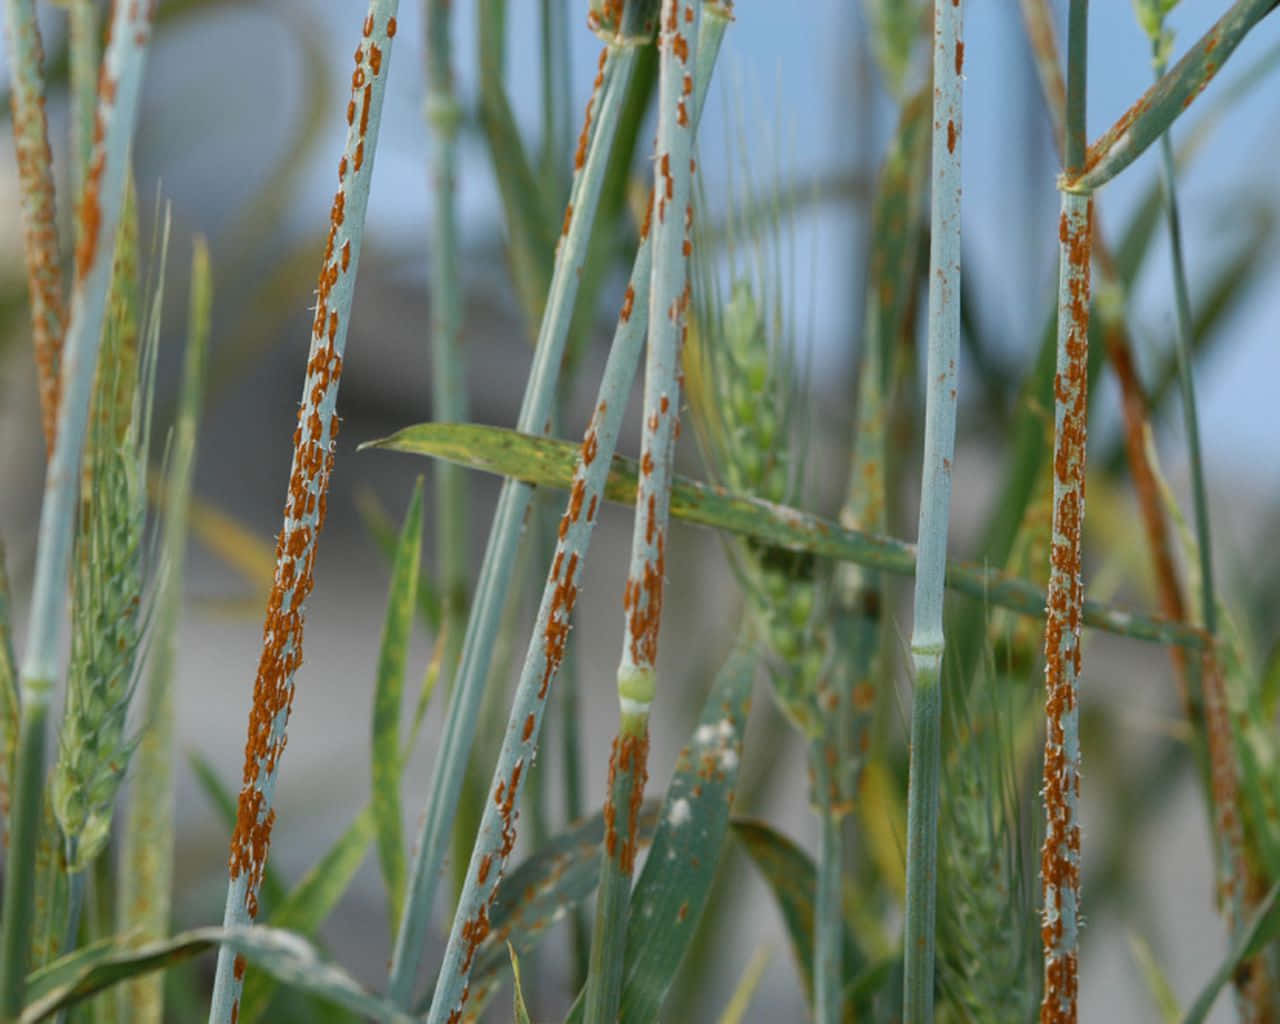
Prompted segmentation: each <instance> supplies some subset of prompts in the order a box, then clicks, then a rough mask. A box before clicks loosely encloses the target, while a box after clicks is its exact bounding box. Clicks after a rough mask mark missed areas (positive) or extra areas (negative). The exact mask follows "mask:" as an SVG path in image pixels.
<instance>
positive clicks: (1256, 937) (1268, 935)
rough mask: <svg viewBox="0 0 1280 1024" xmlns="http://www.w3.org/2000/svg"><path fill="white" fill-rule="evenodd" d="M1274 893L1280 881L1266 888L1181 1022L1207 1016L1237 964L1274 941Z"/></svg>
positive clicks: (1278, 919) (1199, 1021)
mask: <svg viewBox="0 0 1280 1024" xmlns="http://www.w3.org/2000/svg"><path fill="white" fill-rule="evenodd" d="M1277 896H1280V883H1278V884H1276V885H1274V886H1272V887H1271V890H1270V892H1268V893H1267V895H1266V896H1265V897H1264V898H1263V900H1262V901H1261V902H1260V903H1259V904H1258V906H1257V909H1255V910H1254V912H1253V916H1252V917H1251V918H1250V919H1249V921H1248V922H1247V923H1246V924H1245V926H1244V927H1243V928H1242V929H1241V930H1240V933H1239V934H1238V935H1237V936H1236V939H1235V941H1234V942H1233V943H1232V945H1231V952H1230V953H1228V954H1227V958H1226V959H1225V960H1224V961H1223V962H1222V964H1221V965H1220V966H1219V967H1218V969H1217V970H1216V971H1214V973H1213V977H1212V978H1210V979H1209V981H1208V983H1207V984H1206V985H1205V987H1204V988H1203V989H1201V990H1200V994H1199V995H1197V996H1196V999H1195V1001H1194V1002H1193V1003H1192V1004H1191V1008H1190V1009H1188V1010H1187V1014H1186V1016H1185V1017H1183V1018H1182V1024H1203V1021H1204V1020H1205V1019H1206V1018H1207V1017H1208V1016H1209V1011H1210V1010H1212V1009H1213V1004H1214V1002H1215V1001H1216V1000H1217V998H1218V993H1220V992H1221V991H1222V990H1223V988H1224V987H1226V985H1227V983H1228V982H1230V981H1231V978H1232V975H1234V974H1235V972H1236V969H1237V968H1238V967H1239V966H1240V964H1242V963H1243V962H1244V961H1246V960H1248V959H1250V958H1252V957H1254V956H1256V955H1257V954H1259V953H1260V952H1262V951H1263V950H1264V949H1265V948H1266V947H1267V945H1268V944H1269V943H1271V942H1273V941H1275V939H1276V937H1277V935H1280V912H1277V909H1276V897H1277Z"/></svg>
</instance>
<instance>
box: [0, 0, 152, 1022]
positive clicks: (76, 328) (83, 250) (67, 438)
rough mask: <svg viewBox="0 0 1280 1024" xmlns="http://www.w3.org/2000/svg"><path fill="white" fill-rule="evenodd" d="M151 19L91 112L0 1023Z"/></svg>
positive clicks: (27, 881)
mask: <svg viewBox="0 0 1280 1024" xmlns="http://www.w3.org/2000/svg"><path fill="white" fill-rule="evenodd" d="M150 15H151V5H150V4H123V3H122V4H117V5H116V7H115V10H114V13H113V16H112V32H111V45H110V47H109V49H108V51H107V56H106V61H105V65H104V68H103V72H102V82H103V90H102V96H101V97H100V103H99V105H98V110H97V115H96V116H97V123H98V127H99V129H100V132H99V133H98V134H97V136H96V141H95V143H94V166H95V175H94V178H93V181H92V182H91V183H90V186H89V187H87V188H86V189H85V194H84V196H83V199H82V202H81V206H80V210H81V215H82V216H83V217H84V218H85V220H86V223H93V224H94V225H96V227H95V230H94V231H93V232H91V233H86V236H85V237H84V238H83V239H82V240H81V241H82V244H81V245H80V246H79V247H78V248H77V253H76V279H75V287H74V289H73V291H72V297H71V316H70V320H69V326H68V329H67V335H66V339H65V345H64V348H63V351H62V361H61V366H60V367H59V372H60V374H61V378H60V381H59V388H60V391H61V398H60V402H59V405H58V422H57V431H56V438H55V440H54V444H53V449H52V453H51V455H50V458H49V462H48V466H47V468H46V472H45V487H44V498H43V501H42V503H41V507H40V530H39V536H38V540H37V544H36V571H35V587H34V590H33V593H32V598H31V610H30V619H29V621H28V633H27V644H26V651H25V656H24V661H23V666H22V677H21V695H22V709H23V711H22V730H21V736H20V739H19V746H18V758H17V772H18V777H17V781H16V783H15V789H16V793H15V801H14V807H13V816H12V819H11V822H10V824H11V830H10V841H9V856H8V859H7V861H6V871H5V880H4V921H3V935H2V937H0V1019H4V1020H7V1019H9V1018H12V1017H15V1016H17V1014H18V1012H19V1011H20V1010H21V1008H22V1004H23V995H24V990H25V985H26V966H27V956H28V946H29V938H30V929H31V922H32V901H33V897H34V888H35V884H34V883H35V853H36V846H37V843H38V841H39V831H40V821H41V802H42V791H43V787H44V776H45V743H46V740H45V733H46V731H47V726H48V723H47V719H48V712H49V703H50V699H51V695H52V689H53V683H54V680H55V679H56V678H57V677H58V674H59V651H60V644H59V634H60V633H61V630H62V623H63V616H64V613H65V608H66V599H67V583H68V564H69V561H70V553H71V542H72V534H73V528H74V525H75V512H76V491H77V485H78V483H79V480H80V464H81V457H82V455H83V451H84V441H85V433H86V427H87V423H88V416H89V399H90V394H91V391H92V385H93V376H94V366H95V364H96V362H97V354H98V348H99V345H100V342H101V340H102V334H103V324H104V320H105V314H106V306H107V290H108V286H109V284H110V281H111V271H112V262H113V261H112V256H113V254H114V252H115V241H116V229H117V227H118V225H119V221H120V213H121V209H122V207H123V205H124V194H125V183H126V177H127V176H126V170H127V165H128V149H129V144H130V141H131V139H132V138H133V127H134V123H135V121H136V118H137V108H138V103H137V100H138V93H139V91H140V88H141V84H142V66H143V60H144V56H145V53H146V46H147V43H148V41H149V38H150V29H151V21H150Z"/></svg>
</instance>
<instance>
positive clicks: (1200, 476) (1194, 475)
mask: <svg viewBox="0 0 1280 1024" xmlns="http://www.w3.org/2000/svg"><path fill="white" fill-rule="evenodd" d="M1156 52H1157V54H1158V53H1159V49H1158V48H1157V50H1156ZM1164 70H1165V69H1164V62H1163V61H1161V62H1159V63H1157V64H1156V79H1157V81H1158V80H1159V78H1160V76H1161V75H1163V74H1164ZM1160 179H1161V182H1162V184H1163V186H1164V199H1165V201H1164V210H1165V221H1166V223H1167V224H1168V227H1169V243H1170V245H1169V247H1170V257H1171V259H1172V261H1173V296H1174V304H1175V308H1176V310H1177V329H1176V331H1175V332H1174V342H1175V351H1176V352H1177V362H1178V384H1179V391H1180V392H1181V397H1182V416H1183V421H1184V423H1185V425H1186V431H1187V458H1188V460H1189V462H1190V464H1191V494H1192V501H1193V503H1194V507H1195V516H1196V546H1197V547H1198V548H1199V552H1200V616H1201V625H1203V626H1204V628H1205V632H1206V633H1208V634H1209V636H1210V637H1214V636H1217V633H1218V607H1217V605H1218V603H1217V598H1216V596H1215V594H1214V585H1213V547H1212V542H1211V533H1210V528H1209V499H1208V491H1207V489H1206V487H1205V482H1204V460H1203V458H1202V457H1201V449H1200V418H1199V416H1198V415H1197V414H1196V393H1195V381H1194V380H1193V379H1192V375H1191V334H1192V330H1193V328H1192V317H1191V298H1190V294H1189V291H1188V288H1187V268H1186V265H1185V263H1184V261H1183V251H1182V219H1181V217H1180V215H1179V213H1178V194H1177V172H1176V171H1175V169H1174V161H1173V141H1172V140H1171V139H1170V137H1169V133H1168V132H1165V133H1164V134H1163V135H1162V136H1160Z"/></svg>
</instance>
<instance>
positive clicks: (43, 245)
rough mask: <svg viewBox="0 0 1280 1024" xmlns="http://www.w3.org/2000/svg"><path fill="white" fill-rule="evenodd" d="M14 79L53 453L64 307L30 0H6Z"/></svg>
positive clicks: (39, 55) (44, 420)
mask: <svg viewBox="0 0 1280 1024" xmlns="http://www.w3.org/2000/svg"><path fill="white" fill-rule="evenodd" d="M5 21H6V22H7V23H8V24H7V28H8V31H7V33H6V35H7V37H8V40H9V68H10V76H11V82H12V90H13V91H12V93H11V94H10V102H11V103H12V106H13V148H14V152H15V155H16V157H17V162H18V180H19V183H20V185H21V188H22V229H23V245H24V249H25V255H26V262H27V292H28V294H29V296H30V301H31V333H32V341H33V343H34V348H35V357H36V376H37V380H38V385H39V392H40V419H41V425H42V426H43V428H44V440H45V449H46V451H48V452H49V454H50V455H52V453H53V442H54V436H55V434H56V432H57V418H58V394H59V382H58V373H59V363H60V362H61V351H62V335H63V331H64V329H65V327H66V310H65V308H64V306H63V298H62V273H61V270H60V262H59V258H58V229H57V227H56V224H55V207H54V190H53V154H52V152H51V150H50V149H49V125H48V121H47V119H46V118H45V109H44V69H43V65H44V49H43V47H42V46H41V42H40V28H39V26H38V25H37V24H36V12H35V3H34V2H33V0H6V2H5Z"/></svg>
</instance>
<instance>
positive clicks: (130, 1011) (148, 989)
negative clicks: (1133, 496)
mask: <svg viewBox="0 0 1280 1024" xmlns="http://www.w3.org/2000/svg"><path fill="white" fill-rule="evenodd" d="M212 301H213V279H212V273H211V270H210V267H209V250H208V246H207V245H206V243H205V241H204V239H203V238H197V239H196V243H195V250H194V252H193V254H192V264H191V298H190V302H189V313H188V327H187V349H186V355H185V357H184V366H183V371H182V397H181V399H180V401H179V406H178V421H177V423H176V424H175V426H174V436H173V447H172V449H171V452H172V454H171V456H170V462H169V479H168V486H167V488H166V494H165V518H164V527H163V531H164V532H163V538H162V541H161V544H162V563H161V570H160V571H161V573H162V574H163V575H162V577H161V582H160V583H159V587H158V591H157V594H156V598H155V601H156V606H157V608H158V616H159V621H158V622H157V624H156V626H155V629H156V632H155V635H154V636H153V638H152V641H151V643H152V652H153V653H152V657H153V661H152V664H151V671H150V678H149V680H148V684H147V693H146V721H145V723H144V725H143V731H142V735H141V738H140V740H139V743H138V749H137V751H136V752H135V754H134V766H135V772H134V781H133V785H132V787H131V793H130V796H129V801H130V802H129V810H128V823H127V825H126V827H125V831H124V848H123V851H122V854H121V857H120V873H121V879H120V887H119V904H120V910H119V917H120V921H121V925H122V928H123V930H125V931H128V932H129V933H130V934H131V935H136V936H137V937H138V938H139V939H140V940H154V939H159V938H163V937H164V936H165V935H166V934H167V933H168V930H169V902H170V890H171V888H172V882H173V855H174V849H173V842H174V834H173V799H174V794H173V732H174V700H173V688H174V678H173V677H174V663H175V660H176V655H177V632H178V622H179V618H180V613H181V608H182V582H183V566H184V564H185V558H186V547H187V503H188V501H189V500H190V497H191V483H192V478H193V476H194V472H195V455H196V432H197V428H198V425H199V421H200V410H201V394H202V390H203V387H204V368H205V362H206V354H207V351H208V342H209V323H210V313H211V308H212ZM120 1013H121V1016H122V1017H123V1018H124V1019H125V1020H131V1021H137V1022H139V1024H148V1022H151V1024H160V1022H161V1020H162V1018H163V1013H164V987H163V984H162V980H161V979H160V978H148V979H146V980H141V981H138V982H136V983H134V984H131V985H129V986H127V987H126V988H125V989H123V990H122V995H121V1003H120Z"/></svg>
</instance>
